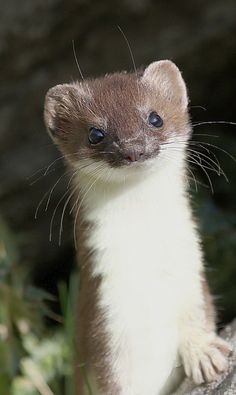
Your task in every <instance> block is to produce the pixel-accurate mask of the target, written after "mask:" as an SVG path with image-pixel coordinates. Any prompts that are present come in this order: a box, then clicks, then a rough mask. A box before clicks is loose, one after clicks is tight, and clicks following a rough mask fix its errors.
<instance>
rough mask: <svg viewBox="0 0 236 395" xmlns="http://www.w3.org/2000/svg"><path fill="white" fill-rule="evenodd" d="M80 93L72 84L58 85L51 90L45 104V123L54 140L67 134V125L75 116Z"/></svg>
mask: <svg viewBox="0 0 236 395" xmlns="http://www.w3.org/2000/svg"><path fill="white" fill-rule="evenodd" d="M77 98H78V92H77V89H76V87H75V86H74V85H72V84H62V85H56V86H54V87H53V88H51V89H49V91H48V92H47V94H46V98H45V104H44V121H45V124H46V127H47V129H48V132H49V134H50V135H51V137H52V138H57V137H61V138H63V135H65V133H66V132H67V124H69V122H70V116H71V115H72V114H73V109H74V107H75V103H76V99H77Z"/></svg>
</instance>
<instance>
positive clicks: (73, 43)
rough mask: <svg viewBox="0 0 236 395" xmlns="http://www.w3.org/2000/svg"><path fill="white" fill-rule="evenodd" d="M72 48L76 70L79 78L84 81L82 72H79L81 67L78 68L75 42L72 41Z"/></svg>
mask: <svg viewBox="0 0 236 395" xmlns="http://www.w3.org/2000/svg"><path fill="white" fill-rule="evenodd" d="M72 48H73V54H74V58H75V63H76V66H77V68H78V70H79V73H80V77H81V78H82V80H84V76H83V73H82V70H81V67H80V64H79V61H78V58H77V55H76V50H75V40H72Z"/></svg>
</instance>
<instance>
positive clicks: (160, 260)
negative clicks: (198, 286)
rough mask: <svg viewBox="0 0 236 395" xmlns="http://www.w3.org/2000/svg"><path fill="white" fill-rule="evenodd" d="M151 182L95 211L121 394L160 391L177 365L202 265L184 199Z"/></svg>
mask: <svg viewBox="0 0 236 395" xmlns="http://www.w3.org/2000/svg"><path fill="white" fill-rule="evenodd" d="M150 187H152V188H150V189H151V191H150V190H148V186H147V185H145V188H144V190H143V191H140V190H139V191H132V193H131V194H128V193H127V194H126V195H125V196H120V197H118V198H117V199H114V201H112V202H109V200H108V203H107V204H101V206H100V207H99V205H98V208H97V209H96V210H94V211H91V212H90V213H89V215H88V217H89V219H90V220H92V221H93V222H94V223H95V224H96V226H95V228H94V229H93V232H92V233H91V236H90V238H89V239H88V241H87V242H88V246H89V247H93V248H94V247H95V248H96V249H97V256H96V257H95V262H94V267H93V274H94V275H100V276H101V277H102V279H103V280H102V283H101V288H100V290H99V292H100V293H99V304H100V305H101V306H102V307H103V308H104V309H105V311H106V313H107V320H106V325H107V331H108V333H109V335H110V352H111V355H112V356H113V359H112V365H113V366H112V368H113V371H114V374H115V377H116V378H117V380H118V382H119V383H120V385H121V387H122V389H123V392H122V393H121V394H120V395H158V394H160V391H161V389H162V388H163V386H164V384H165V382H166V380H167V379H168V376H169V375H170V373H171V370H172V369H173V367H174V366H175V365H176V358H177V350H178V335H179V334H178V321H179V319H180V314H181V309H182V308H183V305H184V303H185V300H186V298H188V290H189V289H190V287H192V284H194V279H195V277H196V276H197V275H198V273H199V269H200V263H201V258H200V252H199V248H198V244H197V241H196V237H195V236H196V235H195V233H194V231H193V229H192V223H191V220H190V216H189V211H188V207H187V205H185V200H184V199H183V198H182V196H179V195H177V196H175V197H173V196H171V195H170V194H169V195H168V191H166V193H164V194H160V193H159V194H158V193H157V194H154V196H153V185H152V186H150ZM161 190H163V185H161ZM172 199H173V200H172ZM178 199H179V200H178Z"/></svg>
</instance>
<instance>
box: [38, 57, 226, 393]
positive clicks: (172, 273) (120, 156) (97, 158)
mask: <svg viewBox="0 0 236 395" xmlns="http://www.w3.org/2000/svg"><path fill="white" fill-rule="evenodd" d="M187 104H188V98H187V92H186V87H185V84H184V81H183V79H182V76H181V73H180V72H179V70H178V68H177V67H176V66H175V65H174V64H173V63H172V62H170V61H160V62H154V63H152V64H151V65H150V66H148V67H147V68H146V70H145V71H144V72H143V73H139V74H126V73H117V74H113V75H108V76H105V77H104V78H100V79H95V80H89V81H85V82H83V83H78V84H67V85H59V86H57V87H55V88H52V89H51V90H50V91H49V92H48V94H47V98H46V104H45V121H46V124H47V126H48V130H49V132H50V134H51V135H52V137H53V139H54V140H55V142H56V144H58V146H59V148H60V149H61V151H62V152H63V154H64V155H65V156H66V158H67V160H68V162H69V164H70V166H71V167H72V168H73V171H74V185H75V187H76V188H77V189H76V190H77V191H78V194H76V197H75V203H74V208H75V233H76V237H77V241H78V260H79V264H80V273H81V292H80V301H79V318H78V350H79V353H80V359H81V363H82V364H83V366H84V369H83V372H82V369H81V368H80V367H78V384H77V390H78V395H87V394H88V393H89V392H88V391H87V389H86V385H85V381H86V380H84V378H85V377H84V371H85V372H86V373H85V374H86V375H87V377H88V378H89V380H90V381H91V383H92V386H93V388H94V392H93V394H94V395H160V394H168V393H170V392H171V386H172V382H175V381H176V375H177V374H179V371H180V370H181V366H183V368H184V370H185V373H186V374H187V375H188V376H189V377H191V378H193V380H194V381H195V382H196V383H201V382H203V381H204V380H214V379H215V378H216V377H217V375H218V374H219V373H220V372H221V371H223V370H224V369H225V367H226V357H225V355H226V354H227V353H228V352H229V347H228V345H227V344H226V343H225V342H224V341H223V340H221V339H220V338H218V337H217V335H216V334H215V323H214V308H213V305H212V303H211V297H210V295H209V292H208V288H207V284H206V280H205V278H204V267H203V258H202V252H201V246H200V242H199V238H198V234H197V230H196V226H195V222H194V220H193V218H192V215H191V209H190V206H189V202H188V195H187V192H186V190H187V183H186V164H185V159H186V152H185V150H186V146H187V141H188V139H189V137H190V133H191V128H190V126H189V117H188V110H187ZM152 111H155V112H156V113H157V114H158V115H160V116H161V118H162V119H163V121H164V122H163V125H162V126H161V127H160V128H155V127H153V125H150V124H149V123H148V119H149V118H148V115H149V114H150V112H152ZM91 127H96V128H99V129H102V131H103V133H104V139H103V140H102V141H101V143H99V144H97V145H96V146H92V145H91V144H90V143H89V139H88V135H89V130H90V128H91ZM130 149H132V150H135V152H140V149H142V152H143V155H142V158H141V157H140V158H139V160H135V161H132V163H131V162H130V161H127V152H130V151H129V150H130ZM127 150H128V151H127ZM136 157H137V155H134V158H136Z"/></svg>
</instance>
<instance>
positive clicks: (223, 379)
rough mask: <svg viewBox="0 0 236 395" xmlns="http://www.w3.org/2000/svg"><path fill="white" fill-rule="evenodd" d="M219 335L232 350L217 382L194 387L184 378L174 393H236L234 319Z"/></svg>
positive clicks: (179, 394)
mask: <svg viewBox="0 0 236 395" xmlns="http://www.w3.org/2000/svg"><path fill="white" fill-rule="evenodd" d="M221 336H222V337H223V338H224V339H226V340H227V341H229V343H230V344H231V345H232V348H233V352H232V354H231V356H230V357H229V365H228V369H227V371H226V372H225V373H224V374H222V375H221V376H220V379H219V380H218V381H217V382H213V383H210V384H206V385H201V386H199V387H196V386H194V385H193V384H192V382H190V380H188V379H185V381H184V382H183V383H182V385H181V387H180V388H179V390H178V391H177V392H175V395H235V394H236V320H234V321H233V322H232V324H230V325H228V326H227V327H226V328H225V329H224V330H223V331H222V332H221Z"/></svg>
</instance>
